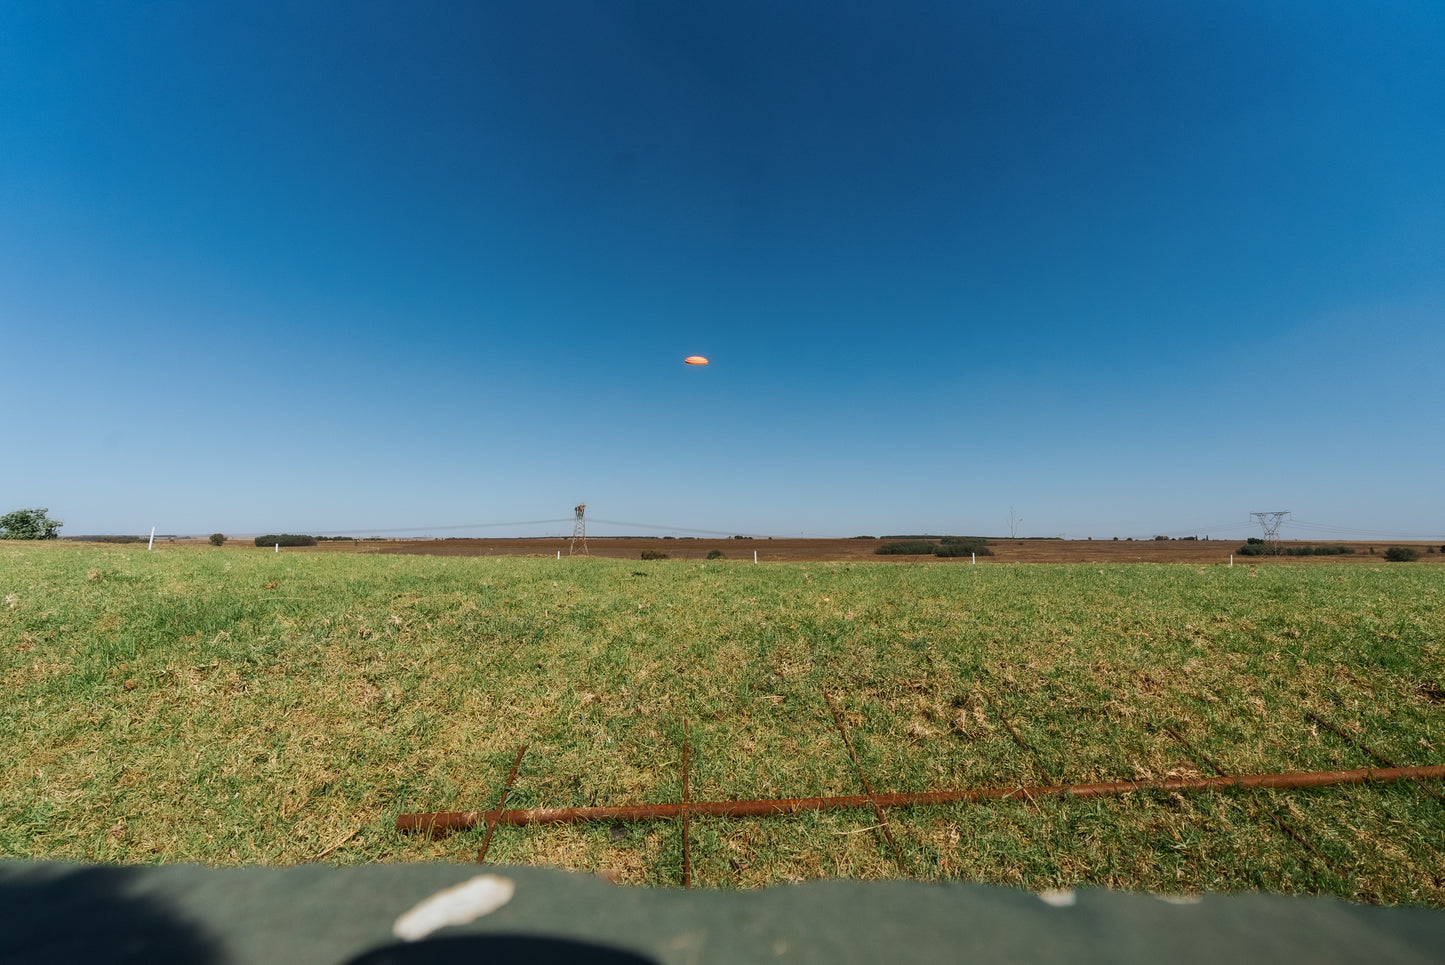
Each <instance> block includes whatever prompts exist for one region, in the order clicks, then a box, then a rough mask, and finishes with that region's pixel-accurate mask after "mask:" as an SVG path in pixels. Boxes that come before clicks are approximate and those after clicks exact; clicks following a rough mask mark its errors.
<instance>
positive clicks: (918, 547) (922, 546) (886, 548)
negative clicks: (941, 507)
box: [873, 536, 993, 556]
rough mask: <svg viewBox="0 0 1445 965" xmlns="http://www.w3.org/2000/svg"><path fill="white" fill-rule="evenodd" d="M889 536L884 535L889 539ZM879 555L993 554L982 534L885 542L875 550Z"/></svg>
mask: <svg viewBox="0 0 1445 965" xmlns="http://www.w3.org/2000/svg"><path fill="white" fill-rule="evenodd" d="M888 538H889V537H886V536H885V537H884V539H888ZM873 552H874V553H875V554H877V555H879V556H975V555H976V556H992V555H993V550H991V549H989V548H988V540H987V539H985V538H984V537H982V536H943V537H939V538H938V542H936V543H935V542H934V541H933V538H926V537H925V538H910V539H900V540H897V541H895V542H892V543H884V544H883V545H882V546H880V547H878V548H877V549H876V550H874V551H873Z"/></svg>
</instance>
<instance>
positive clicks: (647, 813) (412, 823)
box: [396, 764, 1445, 831]
mask: <svg viewBox="0 0 1445 965" xmlns="http://www.w3.org/2000/svg"><path fill="white" fill-rule="evenodd" d="M1438 780H1445V765H1439V764H1436V765H1428V766H1424V767H1381V768H1362V769H1359V770H1353V771H1306V772H1296V773H1289V774H1241V775H1233V776H1224V777H1196V778H1166V779H1163V780H1153V781H1113V782H1109V783H1104V784H1069V785H1062V786H1060V785H1050V786H1045V787H1018V786H1015V787H996V788H974V789H972V790H959V791H921V792H911V793H892V794H876V795H874V796H873V797H871V798H870V797H867V796H863V795H853V796H845V797H808V798H798V797H794V798H775V799H772V800H755V801H701V802H692V803H690V804H688V805H687V810H688V813H689V814H702V815H706V816H708V817H722V818H744V817H770V816H775V815H779V814H798V813H800V812H802V811H826V810H835V809H847V808H866V807H870V806H872V805H873V803H874V802H875V801H876V802H877V804H878V806H879V807H883V808H901V807H926V806H930V805H939V804H960V803H967V802H975V801H990V800H1005V799H1008V798H1018V797H1025V796H1027V797H1035V798H1037V797H1061V798H1095V797H1110V796H1114V795H1120V794H1133V793H1135V792H1138V791H1180V792H1202V791H1223V790H1228V789H1229V788H1253V787H1262V788H1273V789H1286V788H1305V787H1334V786H1337V785H1341V784H1367V783H1370V782H1377V783H1381V784H1384V783H1389V782H1392V781H1438ZM681 813H682V805H680V804H625V805H620V806H616V807H585V808H534V809H532V810H530V811H500V810H498V811H444V812H439V813H436V814H402V815H399V816H398V817H397V819H396V829H397V830H398V831H426V830H437V831H460V830H465V829H467V828H473V827H476V826H477V824H479V823H482V822H487V821H494V822H496V823H497V824H506V825H523V824H569V823H574V822H578V821H657V820H671V819H672V818H676V817H677V816H678V815H680V814H681Z"/></svg>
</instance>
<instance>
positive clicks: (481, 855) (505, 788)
mask: <svg viewBox="0 0 1445 965" xmlns="http://www.w3.org/2000/svg"><path fill="white" fill-rule="evenodd" d="M525 753H527V745H526V744H523V745H522V746H521V747H520V748H519V749H518V750H517V759H516V760H514V761H512V772H511V773H510V774H508V775H507V783H506V784H503V785H502V800H501V801H500V802H498V803H497V810H498V811H500V810H501V809H502V808H504V807H506V806H507V795H508V794H510V793H511V791H512V782H513V781H515V780H516V779H517V768H518V767H520V766H521V764H522V755H523V754H525ZM496 829H497V822H496V821H488V822H487V836H486V837H484V838H482V849H481V850H480V851H478V852H477V864H481V863H482V862H483V861H485V860H486V857H487V848H488V847H490V846H491V844H492V832H493V831H495V830H496Z"/></svg>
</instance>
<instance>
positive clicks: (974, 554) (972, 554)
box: [968, 553, 978, 566]
mask: <svg viewBox="0 0 1445 965" xmlns="http://www.w3.org/2000/svg"><path fill="white" fill-rule="evenodd" d="M968 555H969V556H972V557H973V565H974V566H977V565H978V554H977V553H970V554H968Z"/></svg>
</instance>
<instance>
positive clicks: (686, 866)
mask: <svg viewBox="0 0 1445 965" xmlns="http://www.w3.org/2000/svg"><path fill="white" fill-rule="evenodd" d="M682 886H683V887H684V888H691V887H692V862H691V860H690V859H689V858H688V854H687V718H686V717H684V718H683V719H682Z"/></svg>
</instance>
